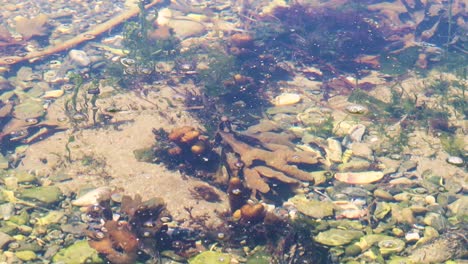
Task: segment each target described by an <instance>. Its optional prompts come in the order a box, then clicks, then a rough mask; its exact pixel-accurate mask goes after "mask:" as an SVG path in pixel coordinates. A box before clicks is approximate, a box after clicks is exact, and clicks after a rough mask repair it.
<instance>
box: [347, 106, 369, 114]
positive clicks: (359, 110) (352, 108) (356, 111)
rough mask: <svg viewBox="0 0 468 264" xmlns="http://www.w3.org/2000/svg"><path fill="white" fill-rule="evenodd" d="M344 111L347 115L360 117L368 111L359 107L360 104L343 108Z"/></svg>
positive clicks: (363, 107)
mask: <svg viewBox="0 0 468 264" xmlns="http://www.w3.org/2000/svg"><path fill="white" fill-rule="evenodd" d="M345 110H346V111H347V112H348V113H351V114H356V115H362V114H365V113H367V111H368V109H367V107H365V106H363V105H360V104H352V105H348V106H346V107H345Z"/></svg>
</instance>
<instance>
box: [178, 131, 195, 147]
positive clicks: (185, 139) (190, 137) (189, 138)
mask: <svg viewBox="0 0 468 264" xmlns="http://www.w3.org/2000/svg"><path fill="white" fill-rule="evenodd" d="M198 136H200V132H198V131H197V130H192V131H188V132H187V133H185V134H184V135H183V136H182V137H181V138H180V142H181V143H184V144H189V143H192V142H194V141H195V140H197V139H198Z"/></svg>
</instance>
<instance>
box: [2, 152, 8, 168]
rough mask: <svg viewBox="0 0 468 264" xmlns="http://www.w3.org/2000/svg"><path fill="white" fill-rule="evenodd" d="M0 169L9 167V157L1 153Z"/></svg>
mask: <svg viewBox="0 0 468 264" xmlns="http://www.w3.org/2000/svg"><path fill="white" fill-rule="evenodd" d="M0 169H8V159H7V158H5V156H3V154H1V153H0Z"/></svg>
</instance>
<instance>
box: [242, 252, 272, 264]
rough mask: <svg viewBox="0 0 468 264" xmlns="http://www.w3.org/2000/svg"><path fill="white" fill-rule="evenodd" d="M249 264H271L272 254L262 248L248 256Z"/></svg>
mask: <svg viewBox="0 0 468 264" xmlns="http://www.w3.org/2000/svg"><path fill="white" fill-rule="evenodd" d="M246 263H247V264H269V263H271V255H270V254H268V253H267V252H265V251H263V250H261V251H257V252H255V253H254V254H252V255H250V256H248V257H247V262H246Z"/></svg>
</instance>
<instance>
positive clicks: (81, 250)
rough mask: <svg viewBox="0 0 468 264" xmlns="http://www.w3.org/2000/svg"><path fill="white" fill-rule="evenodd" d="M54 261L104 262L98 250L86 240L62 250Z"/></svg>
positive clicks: (72, 263)
mask: <svg viewBox="0 0 468 264" xmlns="http://www.w3.org/2000/svg"><path fill="white" fill-rule="evenodd" d="M52 262H53V263H67V264H83V263H104V261H103V260H102V259H101V258H100V257H99V255H98V252H97V251H96V250H95V249H93V248H91V247H90V246H89V244H88V241H86V240H81V241H78V242H76V243H75V244H72V245H71V246H69V247H67V248H64V249H62V250H60V251H59V252H57V254H55V256H54V257H53V258H52Z"/></svg>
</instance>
